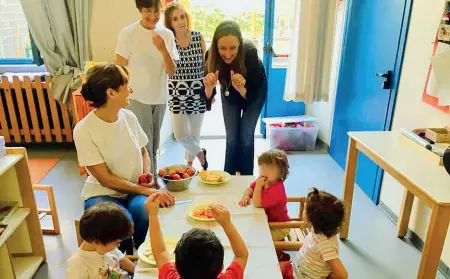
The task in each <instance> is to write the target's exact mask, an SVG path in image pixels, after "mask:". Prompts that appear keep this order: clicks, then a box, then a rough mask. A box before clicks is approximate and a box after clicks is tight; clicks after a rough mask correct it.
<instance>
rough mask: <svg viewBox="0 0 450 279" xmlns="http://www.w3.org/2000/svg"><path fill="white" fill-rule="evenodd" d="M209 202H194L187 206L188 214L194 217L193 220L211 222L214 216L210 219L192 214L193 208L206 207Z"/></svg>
mask: <svg viewBox="0 0 450 279" xmlns="http://www.w3.org/2000/svg"><path fill="white" fill-rule="evenodd" d="M211 203H212V202H211ZM211 203H208V202H202V203H196V204H193V205H191V206H190V207H189V210H188V216H189V217H191V218H192V219H194V220H197V221H202V222H212V221H216V219H215V218H212V219H204V218H199V217H197V216H194V210H195V209H197V208H198V207H208V206H209V204H211Z"/></svg>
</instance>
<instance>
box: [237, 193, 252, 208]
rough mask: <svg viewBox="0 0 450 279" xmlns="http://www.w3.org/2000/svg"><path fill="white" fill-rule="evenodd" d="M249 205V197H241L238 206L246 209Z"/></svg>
mask: <svg viewBox="0 0 450 279" xmlns="http://www.w3.org/2000/svg"><path fill="white" fill-rule="evenodd" d="M249 204H250V197H249V196H243V197H242V199H241V200H240V201H239V205H240V206H242V207H246V206H248V205H249Z"/></svg>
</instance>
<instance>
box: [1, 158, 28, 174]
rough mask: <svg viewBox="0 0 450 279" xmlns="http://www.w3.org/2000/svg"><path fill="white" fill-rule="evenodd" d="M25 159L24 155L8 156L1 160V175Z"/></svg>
mask: <svg viewBox="0 0 450 279" xmlns="http://www.w3.org/2000/svg"><path fill="white" fill-rule="evenodd" d="M22 158H23V155H22V154H8V155H5V156H3V157H1V158H0V175H2V174H3V173H5V172H6V171H7V170H9V169H10V168H12V167H14V165H15V164H16V163H17V162H18V161H19V160H20V159H22Z"/></svg>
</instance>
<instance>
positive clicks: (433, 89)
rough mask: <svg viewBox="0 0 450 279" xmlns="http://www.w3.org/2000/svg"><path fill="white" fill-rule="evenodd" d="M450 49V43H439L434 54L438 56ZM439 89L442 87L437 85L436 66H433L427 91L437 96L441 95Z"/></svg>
mask: <svg viewBox="0 0 450 279" xmlns="http://www.w3.org/2000/svg"><path fill="white" fill-rule="evenodd" d="M448 51H450V45H448V44H444V43H438V46H437V49H436V53H435V54H434V55H435V56H436V55H439V54H441V53H444V52H448ZM439 90H440V88H438V87H436V78H435V76H434V68H432V70H431V73H430V78H429V80H428V84H427V93H428V95H431V96H435V97H437V96H439V95H440V92H439Z"/></svg>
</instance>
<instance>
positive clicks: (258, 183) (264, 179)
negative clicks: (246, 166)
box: [256, 176, 267, 188]
mask: <svg viewBox="0 0 450 279" xmlns="http://www.w3.org/2000/svg"><path fill="white" fill-rule="evenodd" d="M266 183H267V177H265V176H260V177H258V179H256V187H261V188H262V187H264V185H266Z"/></svg>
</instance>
